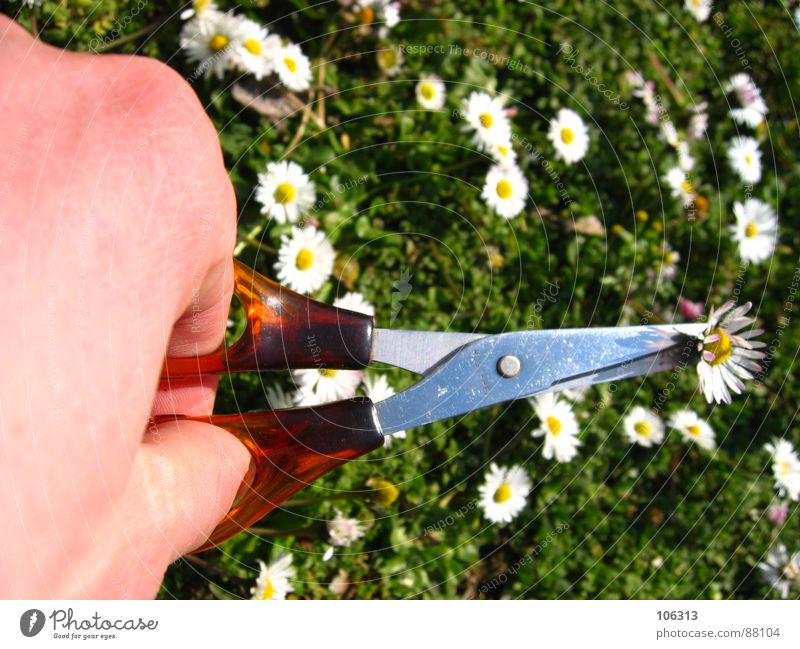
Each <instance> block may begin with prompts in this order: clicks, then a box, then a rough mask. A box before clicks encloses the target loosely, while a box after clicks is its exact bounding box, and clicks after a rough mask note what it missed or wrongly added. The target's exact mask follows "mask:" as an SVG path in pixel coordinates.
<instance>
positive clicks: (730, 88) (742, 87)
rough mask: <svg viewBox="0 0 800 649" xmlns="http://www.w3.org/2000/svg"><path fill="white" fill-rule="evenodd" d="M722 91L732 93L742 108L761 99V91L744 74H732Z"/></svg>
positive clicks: (747, 75) (749, 77) (750, 78)
mask: <svg viewBox="0 0 800 649" xmlns="http://www.w3.org/2000/svg"><path fill="white" fill-rule="evenodd" d="M724 90H725V92H734V93H735V94H736V98H737V99H738V100H739V103H740V104H742V106H747V105H749V104H752V103H753V102H754V101H756V100H758V99H760V98H761V89H760V88H759V87H758V86H757V85H756V82H755V81H753V78H752V77H751V76H750V75H749V74H747V73H746V72H737V73H736V74H734V75H733V76H732V77H731V78H730V79H729V80H728V82H727V83H726V84H725V87H724Z"/></svg>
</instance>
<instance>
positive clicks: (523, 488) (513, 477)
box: [479, 462, 531, 523]
mask: <svg viewBox="0 0 800 649" xmlns="http://www.w3.org/2000/svg"><path fill="white" fill-rule="evenodd" d="M530 490H531V481H530V478H529V477H528V474H527V473H526V472H525V470H524V469H523V468H522V467H521V466H519V465H514V466H512V467H511V468H510V469H508V468H505V467H499V466H497V465H496V464H495V463H494V462H492V464H491V465H490V466H489V471H488V472H487V473H486V476H485V482H484V483H483V484H482V485H481V486H480V489H479V492H480V505H481V507H482V508H483V515H484V517H486V518H487V519H488V520H489V521H491V522H492V523H510V522H511V520H512V519H513V518H514V517H516V516H517V514H519V513H520V511H522V508H523V507H524V506H525V499H526V498H527V496H528V493H530Z"/></svg>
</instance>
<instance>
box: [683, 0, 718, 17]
mask: <svg viewBox="0 0 800 649" xmlns="http://www.w3.org/2000/svg"><path fill="white" fill-rule="evenodd" d="M712 4H713V2H712V0H685V5H686V8H687V9H688V10H689V13H691V14H692V15H693V16H694V17H695V18H696V19H697V20H698V21H699V22H701V23H702V22H705V21H706V20H707V19H708V16H709V15H710V14H711V5H712Z"/></svg>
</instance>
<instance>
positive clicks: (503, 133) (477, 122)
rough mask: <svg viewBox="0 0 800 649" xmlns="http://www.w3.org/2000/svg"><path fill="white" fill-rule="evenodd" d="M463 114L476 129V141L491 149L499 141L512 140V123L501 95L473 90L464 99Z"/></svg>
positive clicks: (504, 142)
mask: <svg viewBox="0 0 800 649" xmlns="http://www.w3.org/2000/svg"><path fill="white" fill-rule="evenodd" d="M462 106H463V109H464V110H463V115H464V119H466V120H467V124H469V126H471V127H472V128H473V130H474V131H475V143H476V144H477V145H479V146H480V147H481V148H482V149H486V150H490V149H491V147H492V146H493V145H495V144H497V143H500V144H506V143H509V142H511V124H510V122H509V121H508V117H507V116H506V114H505V112H504V110H503V100H502V99H501V98H500V97H490V96H489V95H488V94H487V93H485V92H472V93H470V95H469V97H467V98H466V99H464V101H463V104H462Z"/></svg>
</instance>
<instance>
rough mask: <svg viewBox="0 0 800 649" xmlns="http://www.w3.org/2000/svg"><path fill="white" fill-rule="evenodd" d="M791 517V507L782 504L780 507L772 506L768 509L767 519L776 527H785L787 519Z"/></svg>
mask: <svg viewBox="0 0 800 649" xmlns="http://www.w3.org/2000/svg"><path fill="white" fill-rule="evenodd" d="M788 515H789V505H787V504H786V503H781V504H780V505H770V506H769V507H768V508H767V518H768V519H769V520H770V522H771V523H774V524H775V525H783V524H784V523H785V522H786V517H787V516H788Z"/></svg>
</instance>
